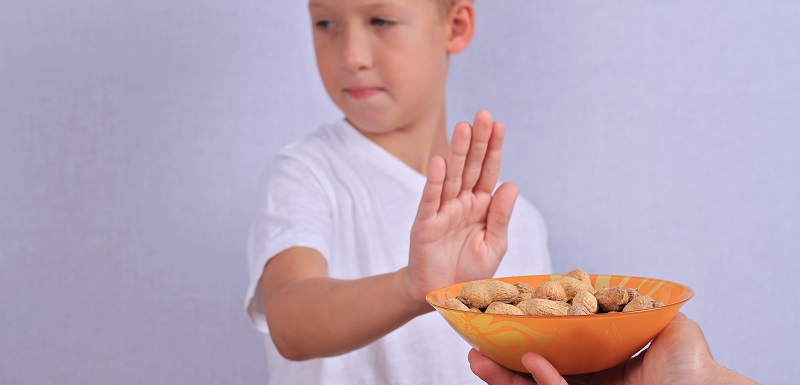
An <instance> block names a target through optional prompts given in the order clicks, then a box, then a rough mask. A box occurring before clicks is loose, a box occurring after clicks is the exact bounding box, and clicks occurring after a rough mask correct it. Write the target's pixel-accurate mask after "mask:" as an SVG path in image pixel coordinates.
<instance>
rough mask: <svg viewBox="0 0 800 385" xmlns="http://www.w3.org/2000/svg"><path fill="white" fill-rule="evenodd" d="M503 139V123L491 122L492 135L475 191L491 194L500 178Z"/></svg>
mask: <svg viewBox="0 0 800 385" xmlns="http://www.w3.org/2000/svg"><path fill="white" fill-rule="evenodd" d="M504 140H505V127H504V126H503V123H500V122H495V123H493V124H492V136H491V137H490V138H489V147H488V148H487V150H486V157H485V158H484V160H483V167H482V169H481V176H480V179H478V183H477V184H476V185H475V189H474V190H475V191H476V192H480V191H482V192H486V193H489V194H491V193H492V191H494V188H495V186H497V181H498V179H500V163H501V162H502V160H503V141H504Z"/></svg>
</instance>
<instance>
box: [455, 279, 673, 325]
mask: <svg viewBox="0 0 800 385" xmlns="http://www.w3.org/2000/svg"><path fill="white" fill-rule="evenodd" d="M659 306H664V304H663V303H661V302H658V301H655V300H653V298H651V297H649V296H646V295H640V294H639V290H638V289H634V288H628V289H626V288H623V287H619V286H614V287H607V288H603V289H600V290H595V289H594V287H593V286H592V282H591V280H590V279H589V274H587V273H586V272H585V271H583V270H572V271H570V272H569V273H567V274H566V275H565V276H561V277H559V278H556V279H553V280H551V281H547V282H544V283H542V284H541V285H539V287H537V288H535V289H534V287H533V286H531V285H530V284H529V283H525V282H518V283H517V284H514V285H512V284H510V283H507V282H503V281H489V280H483V281H474V282H470V283H467V284H466V285H464V287H463V288H461V293H459V295H458V297H455V298H451V299H448V300H447V301H446V302H445V303H444V307H446V308H449V309H455V310H463V311H472V312H478V313H490V314H511V315H588V314H597V313H614V312H620V311H622V312H629V311H634V310H645V309H653V308H656V307H659Z"/></svg>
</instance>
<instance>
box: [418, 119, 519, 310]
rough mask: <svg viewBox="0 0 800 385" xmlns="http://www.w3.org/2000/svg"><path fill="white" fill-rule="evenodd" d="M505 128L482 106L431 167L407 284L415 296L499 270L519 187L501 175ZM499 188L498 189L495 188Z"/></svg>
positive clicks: (464, 124) (454, 134) (423, 196)
mask: <svg viewBox="0 0 800 385" xmlns="http://www.w3.org/2000/svg"><path fill="white" fill-rule="evenodd" d="M503 137H504V128H503V125H502V123H500V122H492V116H491V114H490V113H489V112H488V111H480V112H478V114H477V115H476V116H475V121H474V123H473V125H472V126H470V125H469V124H467V123H465V122H462V123H459V124H458V125H456V127H455V131H454V132H453V139H452V140H451V143H450V154H449V155H448V158H447V160H446V161H445V159H443V158H442V157H439V156H436V157H434V158H433V159H431V162H430V165H429V167H428V181H427V183H426V184H425V189H424V190H423V192H422V200H421V201H420V205H419V210H418V212H417V217H416V219H415V221H414V225H413V227H412V229H411V248H410V256H409V263H408V270H407V271H408V274H407V279H406V285H407V288H408V291H409V294H411V296H412V298H413V299H416V300H424V298H425V295H426V294H427V293H428V292H430V291H431V290H434V289H437V288H439V287H442V286H446V285H450V284H453V283H457V282H462V281H468V280H475V279H483V278H489V277H491V276H492V275H494V273H495V271H496V270H497V267H498V266H499V264H500V261H501V260H502V258H503V255H505V252H506V248H507V246H508V222H509V220H510V219H511V211H512V209H513V208H514V202H515V201H516V199H517V193H518V190H517V187H516V185H514V184H512V183H504V184H503V185H501V186H500V187H499V188H498V189H497V190H496V191H495V189H494V188H495V186H496V185H497V181H498V178H499V175H500V162H501V159H502V146H503ZM493 192H494V194H493Z"/></svg>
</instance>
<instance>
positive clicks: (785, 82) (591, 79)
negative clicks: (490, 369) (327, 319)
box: [0, 0, 800, 385]
mask: <svg viewBox="0 0 800 385" xmlns="http://www.w3.org/2000/svg"><path fill="white" fill-rule="evenodd" d="M305 4H306V3H305V2H304V1H290V2H285V3H282V2H281V3H277V2H267V1H264V0H231V1H224V2H223V1H212V0H139V1H130V2H119V1H108V0H75V1H69V2H67V1H55V0H0V129H1V130H2V131H1V136H0V383H2V384H83V385H85V384H173V383H193V384H194V383H196V384H256V383H259V382H260V381H262V380H263V379H264V378H265V377H266V376H267V375H268V374H267V373H266V370H265V369H264V365H263V358H264V356H263V351H262V342H261V340H260V337H259V335H258V334H257V333H256V332H255V331H253V330H252V329H250V326H249V324H248V322H247V321H246V318H245V316H244V312H243V310H242V306H243V305H242V302H243V296H244V291H245V287H246V284H247V275H246V268H245V254H244V245H245V236H246V230H247V226H248V222H249V219H250V213H251V208H252V207H253V201H254V196H255V183H256V180H257V178H258V174H259V171H260V169H261V167H262V165H263V162H264V161H265V160H266V158H267V157H268V156H269V155H270V154H271V153H273V152H274V151H275V150H276V149H277V148H278V147H279V146H281V145H283V144H285V143H287V142H289V141H291V140H294V139H296V138H299V137H300V136H302V135H304V134H306V133H308V132H310V131H311V130H313V129H315V128H316V127H317V126H318V125H319V124H320V123H322V122H330V121H332V120H334V119H337V118H338V117H339V113H338V112H337V111H336V109H335V108H334V107H333V106H332V104H331V103H330V102H329V101H328V99H327V97H326V95H325V94H324V92H323V88H322V86H321V84H320V82H319V77H318V75H317V72H316V67H315V63H314V58H313V51H312V48H311V40H310V28H309V23H308V20H307V15H306V9H305V7H306V5H305ZM477 9H478V17H479V23H478V27H479V31H478V34H477V36H476V40H475V41H474V44H473V45H472V46H471V47H470V49H469V50H468V51H467V52H465V53H464V54H461V55H458V56H456V57H455V60H454V62H453V69H452V77H451V82H450V96H451V97H450V99H449V106H448V108H449V114H450V115H449V117H450V120H451V123H450V125H451V126H452V125H453V124H454V123H455V122H456V121H458V120H465V119H470V118H471V117H472V116H473V115H474V113H475V111H476V110H478V109H480V108H488V109H490V110H491V111H492V112H493V113H494V115H495V116H496V117H497V118H499V119H501V120H503V121H504V122H505V123H506V126H507V127H508V143H507V145H506V159H505V168H504V174H503V178H504V179H506V180H513V181H516V182H517V183H518V184H519V185H520V187H521V190H522V192H523V194H524V195H526V196H527V197H528V198H530V199H531V200H532V201H533V202H535V203H536V204H537V205H538V206H539V207H540V209H541V210H542V212H543V214H544V216H545V218H546V220H547V222H548V225H549V229H550V234H551V249H552V253H553V255H554V258H555V270H556V272H565V271H567V270H569V269H572V268H583V269H586V270H588V271H590V272H596V273H616V274H630V275H640V276H653V277H661V278H666V279H669V280H673V281H677V282H681V283H685V284H687V285H689V286H691V287H692V288H694V289H695V291H696V296H695V298H694V299H693V300H691V301H690V302H689V303H688V304H687V305H686V306H685V307H684V311H685V312H686V313H687V314H688V315H689V316H690V317H692V318H694V319H695V320H697V321H698V322H699V323H700V324H701V326H703V328H704V330H705V332H706V335H707V337H708V339H709V341H710V344H711V346H712V352H713V353H714V355H715V356H716V358H717V359H718V360H719V361H721V362H722V363H723V364H725V365H728V366H730V367H732V368H734V369H736V370H738V371H741V372H743V373H746V374H748V375H749V376H751V377H753V378H754V379H756V380H758V381H761V382H765V383H770V384H789V383H794V382H796V379H797V378H798V376H800V371H799V370H798V366H797V365H796V359H797V358H798V357H800V337H798V334H800V333H798V332H797V330H796V328H795V320H796V319H795V318H796V316H797V314H798V312H797V310H796V309H797V308H798V305H800V303H798V300H797V297H796V296H795V295H794V293H795V292H796V286H795V282H796V280H797V278H798V274H800V269H799V268H798V262H797V261H798V259H797V257H798V256H799V255H800V199H798V198H800V177H798V175H800V151H799V150H800V91H798V90H800V52H799V51H800V48H798V47H799V46H800V43H798V41H800V23H798V22H797V20H798V19H800V3H799V2H795V1H788V0H786V1H769V0H764V1H729V0H707V1H689V0H685V1H658V2H655V1H602V2H600V1H595V2H588V1H532V0H503V1H490V0H480V1H478V3H477ZM465 359H466V358H465Z"/></svg>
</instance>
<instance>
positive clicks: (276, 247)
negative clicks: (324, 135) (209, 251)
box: [245, 156, 332, 333]
mask: <svg viewBox="0 0 800 385" xmlns="http://www.w3.org/2000/svg"><path fill="white" fill-rule="evenodd" d="M323 182H324V181H322V180H321V179H320V177H319V173H314V172H313V171H312V169H311V167H309V166H308V165H306V164H303V163H302V162H300V161H299V160H297V159H294V158H291V157H287V156H279V157H277V158H275V159H273V160H272V161H270V162H269V164H268V165H267V166H266V168H265V171H264V173H263V175H262V178H261V182H260V185H259V190H258V196H257V205H256V207H257V210H256V213H255V217H254V218H253V222H252V224H251V226H250V233H249V235H248V247H247V254H248V258H247V259H248V271H249V277H250V284H249V286H248V289H247V295H246V297H245V310H246V312H247V316H248V317H249V318H250V322H251V323H252V324H253V326H254V327H255V328H256V329H258V330H259V331H261V332H263V333H269V328H268V327H267V322H266V314H265V309H264V306H263V301H262V298H261V293H260V290H259V287H258V286H259V281H260V279H261V275H262V272H263V270H264V266H265V265H266V263H267V261H269V259H270V258H272V257H274V256H275V255H276V254H278V253H280V252H282V251H284V250H287V249H289V248H292V247H308V248H313V249H315V250H317V251H319V252H320V253H321V254H322V255H323V256H326V257H327V256H328V255H330V253H329V249H330V244H331V242H330V239H331V229H332V226H331V203H330V199H329V194H327V193H326V188H325V186H324V183H323Z"/></svg>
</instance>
